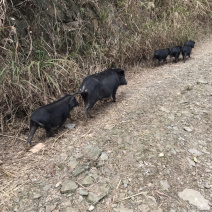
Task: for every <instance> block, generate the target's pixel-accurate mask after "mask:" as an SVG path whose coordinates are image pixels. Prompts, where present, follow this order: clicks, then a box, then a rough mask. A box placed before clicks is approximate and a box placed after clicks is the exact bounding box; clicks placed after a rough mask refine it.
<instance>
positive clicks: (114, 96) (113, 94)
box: [112, 88, 118, 102]
mask: <svg viewBox="0 0 212 212" xmlns="http://www.w3.org/2000/svg"><path fill="white" fill-rule="evenodd" d="M117 89H118V88H115V89H114V90H113V93H112V98H113V101H114V102H116V92H117Z"/></svg>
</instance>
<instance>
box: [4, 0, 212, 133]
mask: <svg viewBox="0 0 212 212" xmlns="http://www.w3.org/2000/svg"><path fill="white" fill-rule="evenodd" d="M36 2H37V3H35V1H31V0H29V1H24V0H18V1H6V0H0V57H1V64H0V82H1V83H0V123H1V130H2V131H3V130H4V128H3V126H8V124H11V123H13V122H14V120H15V118H19V117H20V118H24V117H25V118H26V117H29V115H30V114H31V112H32V110H34V109H35V108H36V107H38V106H40V105H43V104H46V103H48V102H50V101H52V100H54V99H55V98H57V97H58V96H59V95H60V94H62V93H72V92H73V91H76V90H77V89H78V87H79V83H80V82H81V80H82V78H83V77H85V76H86V75H87V74H91V73H94V72H95V71H97V70H101V69H104V68H107V67H114V66H115V67H121V68H126V67H129V66H130V65H133V64H135V63H139V62H141V61H144V60H145V61H148V60H151V58H152V55H153V51H154V50H155V49H158V48H166V47H171V46H173V45H177V44H181V45H182V44H183V42H184V41H185V40H187V39H194V40H195V39H197V38H198V37H199V36H200V35H201V34H202V33H207V32H209V31H210V27H211V26H210V24H211V23H210V22H211V18H212V2H211V1H209V0H190V1H187V0H184V1H179V0H157V1H148V2H147V1H142V0H134V1H129V0H109V1H86V2H85V1H83V0H81V1H77V0H73V1H50V2H49V3H48V4H46V5H44V3H42V2H43V1H39V0H37V1H36ZM40 2H41V3H40ZM46 2H48V1H46ZM61 8H64V9H61ZM24 30H25V31H24ZM98 68H99V69H98Z"/></svg>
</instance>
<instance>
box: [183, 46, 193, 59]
mask: <svg viewBox="0 0 212 212" xmlns="http://www.w3.org/2000/svg"><path fill="white" fill-rule="evenodd" d="M191 50H192V47H191V46H183V48H182V55H183V62H184V63H185V61H186V57H187V56H188V57H189V58H190V54H191Z"/></svg>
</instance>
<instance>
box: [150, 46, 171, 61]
mask: <svg viewBox="0 0 212 212" xmlns="http://www.w3.org/2000/svg"><path fill="white" fill-rule="evenodd" d="M168 55H170V49H169V48H167V49H158V50H155V52H154V55H153V61H155V60H158V64H160V62H161V60H163V62H164V63H165V62H166V58H167V56H168Z"/></svg>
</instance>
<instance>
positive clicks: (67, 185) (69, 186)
mask: <svg viewBox="0 0 212 212" xmlns="http://www.w3.org/2000/svg"><path fill="white" fill-rule="evenodd" d="M77 188H78V185H77V184H76V183H75V182H74V181H72V180H66V181H64V182H63V183H62V187H61V189H60V192H61V193H62V194H66V193H73V192H75V190H76V189H77Z"/></svg>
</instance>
